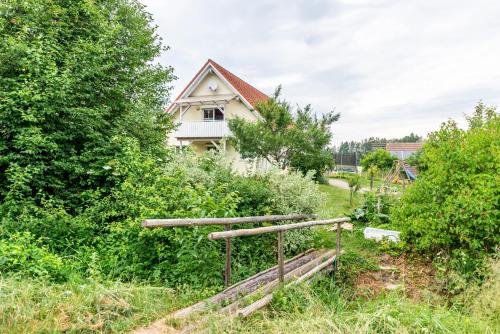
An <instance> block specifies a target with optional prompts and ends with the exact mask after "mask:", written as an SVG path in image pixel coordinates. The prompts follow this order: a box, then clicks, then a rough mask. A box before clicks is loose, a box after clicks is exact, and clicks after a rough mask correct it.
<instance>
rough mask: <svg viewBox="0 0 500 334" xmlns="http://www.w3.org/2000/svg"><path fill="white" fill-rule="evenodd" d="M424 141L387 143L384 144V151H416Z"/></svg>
mask: <svg viewBox="0 0 500 334" xmlns="http://www.w3.org/2000/svg"><path fill="white" fill-rule="evenodd" d="M422 145H424V143H422V142H420V143H387V144H386V145H385V150H386V151H411V152H413V151H418V150H420V149H421V148H422Z"/></svg>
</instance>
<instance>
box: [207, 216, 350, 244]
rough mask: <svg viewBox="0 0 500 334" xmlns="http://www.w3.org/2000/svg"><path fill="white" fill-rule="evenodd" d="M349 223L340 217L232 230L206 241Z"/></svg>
mask: <svg viewBox="0 0 500 334" xmlns="http://www.w3.org/2000/svg"><path fill="white" fill-rule="evenodd" d="M349 221H351V219H350V218H348V217H341V218H335V219H326V220H313V221H308V222H302V223H293V224H286V225H276V226H266V227H257V228H251V229H240V230H232V231H225V232H213V233H209V234H208V239H210V240H216V239H224V238H234V237H241V236H249V235H257V234H263V233H272V232H278V231H288V230H295V229H299V228H305V227H312V226H318V225H331V224H336V223H345V222H349Z"/></svg>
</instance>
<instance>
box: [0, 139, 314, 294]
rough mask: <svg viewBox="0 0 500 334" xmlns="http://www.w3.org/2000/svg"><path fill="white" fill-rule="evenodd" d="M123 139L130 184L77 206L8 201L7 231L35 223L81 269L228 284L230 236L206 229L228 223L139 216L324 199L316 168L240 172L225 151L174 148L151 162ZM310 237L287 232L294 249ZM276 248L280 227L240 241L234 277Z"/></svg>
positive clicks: (223, 212)
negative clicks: (173, 223)
mask: <svg viewBox="0 0 500 334" xmlns="http://www.w3.org/2000/svg"><path fill="white" fill-rule="evenodd" d="M121 145H122V148H123V149H122V153H121V154H120V156H117V157H116V159H115V160H114V163H113V164H110V169H109V170H108V172H109V173H111V174H114V175H119V176H121V177H123V182H122V183H121V184H120V185H119V186H117V187H115V188H114V189H113V190H112V191H111V193H110V194H107V195H104V196H103V194H102V193H101V192H100V191H99V189H97V190H95V191H93V192H90V191H87V192H85V193H84V194H83V197H84V198H85V200H84V203H85V204H84V205H83V206H82V208H81V209H80V210H79V211H78V212H76V213H70V212H68V211H67V210H66V209H65V207H64V205H63V203H61V202H60V201H57V200H55V199H53V198H46V199H44V200H43V201H42V202H41V204H38V205H35V203H33V202H31V203H30V202H28V201H24V202H22V203H20V202H19V203H17V205H14V204H13V203H12V202H6V203H4V204H3V205H1V206H0V212H2V216H3V221H2V229H0V237H3V238H7V237H8V235H9V234H10V233H14V232H15V231H29V232H30V233H31V234H32V235H34V236H35V237H37V238H42V239H41V240H42V242H43V246H44V247H47V249H48V250H50V251H51V252H53V253H54V254H58V255H59V256H64V257H65V258H66V259H67V261H65V265H66V266H67V267H69V269H71V270H72V271H75V272H78V273H80V274H81V275H93V276H96V277H101V276H102V277H112V278H119V279H124V280H129V279H133V278H134V279H148V280H153V281H158V282H160V281H161V282H165V283H166V284H167V285H177V284H185V283H189V284H192V285H198V286H200V285H216V284H220V283H221V282H222V280H221V277H222V271H223V264H224V259H223V255H224V251H223V249H224V243H223V242H219V241H210V240H208V239H207V234H208V233H209V232H213V231H216V230H221V228H222V227H214V226H206V227H196V228H175V229H155V230H146V229H144V228H143V227H142V226H141V224H140V223H141V221H142V220H143V219H145V218H174V217H226V216H241V215H262V214H285V213H292V212H306V213H311V212H313V210H314V209H315V207H316V206H317V205H319V203H320V201H321V199H322V198H321V196H319V195H318V192H317V186H316V184H315V183H314V182H313V181H312V178H311V175H308V176H307V177H303V176H302V175H301V174H300V173H290V174H286V173H284V172H282V171H275V170H273V171H270V172H268V173H263V174H256V175H246V176H242V175H238V174H235V173H234V172H233V171H232V170H231V168H230V166H228V165H225V164H224V163H223V162H221V161H222V160H221V159H220V158H219V157H217V156H214V155H207V156H203V157H201V158H196V157H195V156H194V155H193V154H191V153H189V152H185V153H182V154H179V155H177V154H173V155H172V156H171V157H170V160H169V162H167V163H165V164H163V165H159V164H158V163H157V162H156V161H155V160H153V159H146V160H144V155H143V154H141V151H140V148H139V145H138V143H137V142H136V141H134V140H128V141H123V140H122V141H121ZM303 196H304V197H303ZM245 226H246V227H248V225H245ZM256 226H257V225H256ZM236 228H239V226H236ZM310 241H311V238H310V233H309V232H307V231H303V232H295V233H289V234H287V236H286V242H287V243H286V250H287V252H288V253H289V254H292V253H294V252H297V251H299V250H303V249H304V248H306V247H310ZM274 248H275V236H273V235H263V236H255V237H249V238H244V239H241V240H237V241H235V243H234V259H235V260H234V267H235V276H236V277H235V279H237V278H240V277H242V276H245V275H248V274H250V273H254V272H255V271H257V270H261V269H263V268H265V267H267V266H269V265H270V264H271V263H274V261H275V253H274Z"/></svg>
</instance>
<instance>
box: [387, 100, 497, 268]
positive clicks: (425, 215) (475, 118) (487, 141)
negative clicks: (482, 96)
mask: <svg viewBox="0 0 500 334" xmlns="http://www.w3.org/2000/svg"><path fill="white" fill-rule="evenodd" d="M467 120H468V124H469V126H468V129H465V130H464V129H461V128H459V127H458V126H457V123H455V122H454V121H451V120H450V121H448V122H447V123H444V124H443V125H442V126H441V129H440V130H439V131H436V132H434V133H432V134H430V136H429V139H428V141H427V142H426V144H425V145H424V147H423V151H422V155H421V157H420V163H421V164H422V165H423V168H422V172H421V173H420V174H419V176H418V179H417V181H416V182H415V184H414V185H413V186H412V187H410V188H409V189H408V190H407V191H406V193H405V194H404V196H403V197H402V201H401V205H400V206H399V207H397V208H396V211H395V215H394V218H395V219H394V220H395V223H396V224H399V226H400V229H401V230H402V231H403V236H404V238H405V239H406V241H407V242H408V243H409V244H410V245H411V246H412V247H414V248H415V249H416V250H417V251H421V252H424V253H427V254H430V255H432V256H433V257H436V256H438V257H443V258H448V259H451V260H452V262H451V263H452V264H454V265H455V267H456V268H460V269H461V270H463V271H465V272H472V271H473V270H474V269H475V267H476V265H477V264H478V261H481V259H482V258H483V257H484V255H486V254H490V253H494V252H496V251H498V245H499V242H500V223H499V222H500V213H499V212H500V211H499V200H500V196H499V195H500V186H499V181H500V118H499V115H498V113H497V112H496V110H495V109H494V108H488V107H486V106H484V105H483V104H482V103H481V104H479V105H478V106H477V107H476V110H475V113H474V114H473V115H472V116H470V117H467Z"/></svg>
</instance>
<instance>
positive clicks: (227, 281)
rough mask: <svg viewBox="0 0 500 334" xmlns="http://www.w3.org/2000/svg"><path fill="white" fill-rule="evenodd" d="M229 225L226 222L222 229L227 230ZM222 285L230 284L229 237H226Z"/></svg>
mask: <svg viewBox="0 0 500 334" xmlns="http://www.w3.org/2000/svg"><path fill="white" fill-rule="evenodd" d="M230 229H231V225H229V224H227V225H225V227H224V230H226V231H229V230H230ZM224 285H225V286H226V288H227V287H228V286H230V285H231V238H226V269H225V271H224Z"/></svg>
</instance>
